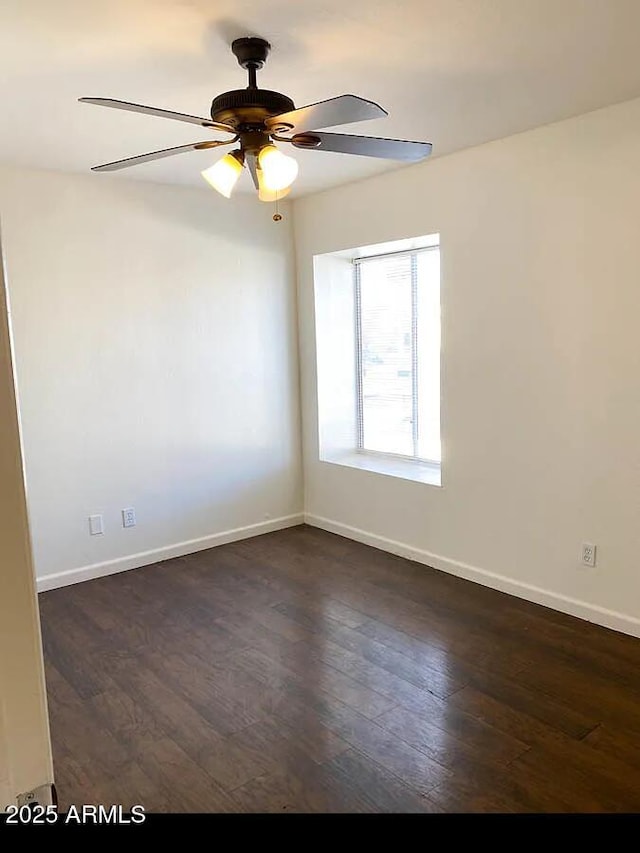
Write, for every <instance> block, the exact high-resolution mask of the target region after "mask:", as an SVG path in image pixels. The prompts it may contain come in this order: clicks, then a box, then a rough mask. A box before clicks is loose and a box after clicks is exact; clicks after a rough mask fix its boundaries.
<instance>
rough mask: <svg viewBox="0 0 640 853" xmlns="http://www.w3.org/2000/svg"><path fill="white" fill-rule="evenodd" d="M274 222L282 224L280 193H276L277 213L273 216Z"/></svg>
mask: <svg viewBox="0 0 640 853" xmlns="http://www.w3.org/2000/svg"><path fill="white" fill-rule="evenodd" d="M273 221H274V222H282V214H281V213H280V210H279V208H278V193H276V212H275V213H274V214H273Z"/></svg>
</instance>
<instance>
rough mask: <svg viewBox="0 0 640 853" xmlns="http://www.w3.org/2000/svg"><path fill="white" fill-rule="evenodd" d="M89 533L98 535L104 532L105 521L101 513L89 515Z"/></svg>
mask: <svg viewBox="0 0 640 853" xmlns="http://www.w3.org/2000/svg"><path fill="white" fill-rule="evenodd" d="M89 533H90V534H91V535H92V536H97V535H98V534H99V533H104V521H103V519H102V516H101V515H90V516H89Z"/></svg>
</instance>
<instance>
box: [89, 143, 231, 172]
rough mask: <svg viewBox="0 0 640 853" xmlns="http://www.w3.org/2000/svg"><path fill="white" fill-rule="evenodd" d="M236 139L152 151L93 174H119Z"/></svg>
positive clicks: (118, 162)
mask: <svg viewBox="0 0 640 853" xmlns="http://www.w3.org/2000/svg"><path fill="white" fill-rule="evenodd" d="M233 142H235V139H225V140H224V141H221V140H218V139H212V140H211V141H210V142H192V143H191V145H178V146H177V147H176V148H163V149H162V151H151V152H150V153H149V154H139V155H138V156H137V157H127V158H126V159H125V160H115V161H114V162H113V163H105V164H104V165H102V166H93V167H92V169H91V171H92V172H117V171H118V170H119V169H126V168H127V167H128V166H138V165H139V164H140V163H148V162H149V161H150V160H161V159H162V158H163V157H173V155H174V154H183V153H184V152H186V151H203V150H205V149H207V148H217V147H218V146H219V145H231V144H232V143H233Z"/></svg>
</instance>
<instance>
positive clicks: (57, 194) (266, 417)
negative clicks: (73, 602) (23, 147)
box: [0, 169, 302, 588]
mask: <svg viewBox="0 0 640 853" xmlns="http://www.w3.org/2000/svg"><path fill="white" fill-rule="evenodd" d="M271 213H272V211H271V209H270V206H267V205H262V204H258V203H257V201H256V200H255V199H254V198H253V197H251V196H247V197H242V196H236V197H235V198H234V199H233V201H232V202H229V201H227V200H225V199H222V198H220V197H218V196H217V194H216V193H214V192H213V191H211V190H209V189H207V188H206V187H203V189H202V190H199V189H186V188H178V187H169V186H159V185H158V186H156V185H150V184H142V183H135V182H132V181H123V180H114V179H113V178H109V176H107V177H106V178H105V176H98V175H87V176H72V175H63V174H56V173H46V172H35V171H14V170H6V169H5V170H0V214H1V215H2V220H3V226H4V243H5V252H6V259H7V269H8V283H9V289H10V293H11V300H12V306H13V328H14V336H15V346H16V356H17V359H16V360H17V374H18V387H19V389H20V395H21V413H22V419H23V424H24V445H25V455H26V474H27V483H28V500H29V510H30V515H31V522H32V528H33V536H34V557H35V564H36V571H37V575H38V577H39V578H40V579H41V583H40V587H41V588H47V586H50V585H56V584H59V583H62V582H66V581H68V580H75V579H80V578H83V577H87V576H91V574H101V573H104V571H109V570H114V569H118V568H127V567H130V566H132V565H140V564H142V563H144V562H152V561H153V560H155V559H159V558H161V557H163V556H170V555H171V554H172V553H177V552H179V551H180V550H182V551H189V550H195V549H196V548H197V547H204V546H206V545H211V544H215V543H216V542H218V541H222V539H224V537H219V536H218V537H216V534H220V533H224V532H225V531H229V530H235V529H236V528H244V527H246V526H251V525H256V524H258V525H262V524H264V523H265V522H268V524H271V523H272V524H274V525H275V526H277V525H278V524H280V523H286V522H280V521H278V519H282V518H285V519H289V516H292V515H294V514H296V513H299V512H300V511H301V509H302V487H301V465H300V449H299V445H300V440H299V423H298V421H299V415H298V411H299V401H298V390H297V389H298V373H297V356H296V330H295V289H294V284H293V268H292V263H291V257H292V255H291V228H290V222H289V216H288V215H287V212H286V211H285V219H284V221H283V222H282V223H280V224H277V225H276V224H274V223H273V222H272V220H271ZM128 506H134V507H135V509H136V511H137V516H138V524H137V526H136V527H135V528H131V529H127V530H124V529H123V528H122V526H121V519H120V510H121V509H122V508H123V507H128ZM90 513H103V514H104V518H105V525H106V532H105V534H104V535H103V536H89V533H88V521H87V517H88V515H89V514H90ZM292 520H296V519H289V521H292ZM268 524H267V527H268ZM263 529H267V528H266V527H262V526H261V527H258V528H254V529H253V530H250V531H244V532H256V531H257V532H261V531H262V530H263ZM232 535H235V534H232ZM212 536H213V537H214V538H213V539H210V538H208V537H212ZM203 537H204V539H203ZM191 540H198V541H197V542H195V543H194V542H191ZM200 540H202V541H200ZM185 542H187V543H190V544H188V545H186V546H181V545H180V544H179V543H185ZM174 545H177V546H178V547H177V548H172V546H174ZM156 549H161V551H160V552H157V550H156ZM146 552H152V553H150V554H148V553H146ZM131 555H134V556H133V557H131ZM135 555H142V556H135ZM113 561H115V562H113ZM105 562H106V563H107V564H108V565H107V566H102V565H99V566H98V568H96V569H89V570H87V571H84V572H80V573H76V574H73V572H74V571H75V570H77V569H81V568H83V567H87V566H95V564H102V563H105ZM68 572H71V573H72V574H71V575H65V574H64V573H68ZM52 576H55V577H52Z"/></svg>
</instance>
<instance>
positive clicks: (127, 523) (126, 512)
mask: <svg viewBox="0 0 640 853" xmlns="http://www.w3.org/2000/svg"><path fill="white" fill-rule="evenodd" d="M122 526H123V527H135V526H136V511H135V509H134V508H133V507H132V506H130V507H127V508H126V509H123V510H122Z"/></svg>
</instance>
